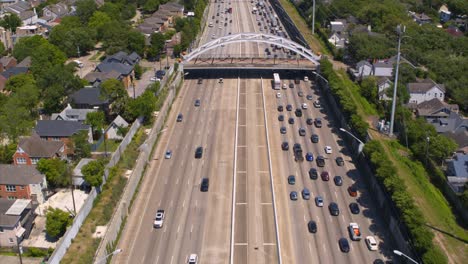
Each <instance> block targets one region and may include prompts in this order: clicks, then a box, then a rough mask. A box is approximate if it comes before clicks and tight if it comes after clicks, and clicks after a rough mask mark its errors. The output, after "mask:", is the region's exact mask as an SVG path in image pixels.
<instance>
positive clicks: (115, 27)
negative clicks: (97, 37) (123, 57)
mask: <svg viewBox="0 0 468 264" xmlns="http://www.w3.org/2000/svg"><path fill="white" fill-rule="evenodd" d="M103 27H104V28H105V30H104V32H103V34H102V42H103V48H104V49H105V50H106V53H107V54H114V53H117V52H119V51H122V50H127V46H128V45H127V42H128V36H127V33H128V31H129V29H128V26H127V25H125V24H124V23H122V22H120V21H115V20H112V21H111V22H108V23H106V24H104V26H103Z"/></svg>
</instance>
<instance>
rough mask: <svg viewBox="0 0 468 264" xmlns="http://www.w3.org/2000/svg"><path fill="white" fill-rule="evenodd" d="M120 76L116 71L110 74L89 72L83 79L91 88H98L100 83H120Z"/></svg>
mask: <svg viewBox="0 0 468 264" xmlns="http://www.w3.org/2000/svg"><path fill="white" fill-rule="evenodd" d="M122 77H123V76H122V75H121V74H120V73H119V72H117V71H110V72H90V73H88V74H86V76H85V77H84V79H85V80H87V81H88V82H89V83H90V84H91V85H92V86H94V87H99V86H100V85H101V83H103V82H104V81H106V80H109V79H116V80H119V81H122Z"/></svg>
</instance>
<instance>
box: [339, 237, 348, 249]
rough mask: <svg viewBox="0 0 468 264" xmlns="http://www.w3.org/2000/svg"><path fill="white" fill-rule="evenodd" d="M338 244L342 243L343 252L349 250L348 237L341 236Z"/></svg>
mask: <svg viewBox="0 0 468 264" xmlns="http://www.w3.org/2000/svg"><path fill="white" fill-rule="evenodd" d="M338 244H339V245H340V250H341V251H342V252H345V253H347V252H349V242H348V239H346V238H344V237H342V238H340V240H338Z"/></svg>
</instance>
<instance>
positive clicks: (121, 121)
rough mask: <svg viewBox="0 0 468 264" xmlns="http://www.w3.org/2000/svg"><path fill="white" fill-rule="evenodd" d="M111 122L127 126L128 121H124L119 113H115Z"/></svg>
mask: <svg viewBox="0 0 468 264" xmlns="http://www.w3.org/2000/svg"><path fill="white" fill-rule="evenodd" d="M112 123H113V124H115V125H117V126H120V127H128V122H127V121H125V119H123V118H122V117H121V116H120V115H117V117H116V118H115V119H114V121H112Z"/></svg>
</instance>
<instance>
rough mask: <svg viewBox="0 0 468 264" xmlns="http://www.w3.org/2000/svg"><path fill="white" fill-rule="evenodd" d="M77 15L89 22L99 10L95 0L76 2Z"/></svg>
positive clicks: (83, 20)
mask: <svg viewBox="0 0 468 264" xmlns="http://www.w3.org/2000/svg"><path fill="white" fill-rule="evenodd" d="M75 4H76V15H77V16H78V17H79V18H80V20H81V22H82V23H84V24H87V23H88V21H89V19H90V18H91V16H92V15H93V13H94V12H95V11H96V10H97V5H96V2H95V1H94V0H79V1H77V2H76V3H75Z"/></svg>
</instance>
